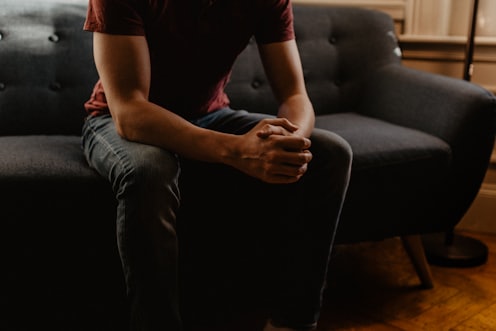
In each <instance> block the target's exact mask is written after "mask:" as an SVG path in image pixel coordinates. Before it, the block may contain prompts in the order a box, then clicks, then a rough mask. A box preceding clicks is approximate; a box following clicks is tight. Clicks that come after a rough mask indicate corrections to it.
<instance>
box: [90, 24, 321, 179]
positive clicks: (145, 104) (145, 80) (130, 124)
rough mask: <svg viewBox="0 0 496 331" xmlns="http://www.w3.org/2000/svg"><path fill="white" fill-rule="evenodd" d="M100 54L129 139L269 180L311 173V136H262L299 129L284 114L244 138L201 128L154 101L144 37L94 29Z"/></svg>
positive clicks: (115, 111)
mask: <svg viewBox="0 0 496 331" xmlns="http://www.w3.org/2000/svg"><path fill="white" fill-rule="evenodd" d="M94 57H95V63H96V67H97V70H98V73H99V75H100V79H101V80H102V84H103V87H104V89H105V96H106V98H107V103H108V106H109V109H110V113H111V115H112V118H113V120H114V122H115V124H116V129H117V132H118V134H119V135H120V136H122V137H123V138H124V139H127V140H131V141H136V142H140V143H144V144H149V145H155V146H158V147H161V148H164V149H166V150H169V151H171V152H174V153H177V154H179V155H182V156H184V157H187V158H192V159H196V160H200V161H205V162H216V163H223V164H226V165H230V166H232V167H234V168H236V169H238V170H240V171H242V172H244V173H246V174H248V175H250V176H253V177H256V178H259V179H261V180H263V181H266V182H269V183H291V182H295V181H297V180H299V178H301V176H302V175H303V173H304V172H305V171H306V165H307V163H308V162H309V161H310V158H311V154H310V153H309V152H308V151H306V150H307V149H308V147H309V146H310V142H309V140H308V139H303V138H302V137H297V136H294V137H283V136H278V137H277V136H276V135H273V136H270V137H260V136H259V135H258V133H259V132H261V131H262V132H263V131H270V130H271V128H278V129H281V128H283V129H284V130H287V131H288V132H293V131H295V130H296V128H295V127H294V126H293V125H292V124H291V123H290V122H289V121H288V120H286V119H284V118H278V119H267V120H263V121H261V123H259V124H258V125H256V126H255V127H254V128H253V129H252V130H250V131H249V132H248V133H246V134H244V135H242V136H239V135H231V134H225V133H220V132H216V131H212V130H207V129H203V128H200V127H197V126H195V125H193V124H191V123H190V122H188V121H186V120H184V119H183V118H181V117H180V116H178V115H176V114H174V113H173V112H172V111H170V110H168V109H164V108H162V107H160V106H158V105H156V104H154V103H151V102H149V100H148V94H149V90H150V78H151V67H150V60H149V58H150V56H149V51H148V45H147V42H146V39H145V38H144V37H142V36H123V35H110V34H103V33H94ZM302 118H303V117H302ZM292 120H294V119H293V118H292ZM296 122H297V121H296ZM283 138H284V139H283Z"/></svg>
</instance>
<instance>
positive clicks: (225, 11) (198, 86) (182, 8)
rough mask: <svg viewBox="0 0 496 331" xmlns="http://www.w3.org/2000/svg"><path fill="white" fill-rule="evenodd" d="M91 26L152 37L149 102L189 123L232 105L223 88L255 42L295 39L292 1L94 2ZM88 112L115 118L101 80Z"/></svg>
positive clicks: (87, 27)
mask: <svg viewBox="0 0 496 331" xmlns="http://www.w3.org/2000/svg"><path fill="white" fill-rule="evenodd" d="M205 2H206V3H207V4H205V5H201V3H205ZM84 29H85V30H88V31H94V32H102V33H109V34H120V35H139V36H146V39H147V42H148V47H149V52H150V61H151V71H152V74H151V84H150V94H149V100H150V101H151V102H153V103H156V104H158V105H160V106H162V107H164V108H167V109H168V110H170V111H173V112H175V113H177V114H179V115H181V116H183V117H185V118H191V117H196V116H198V115H202V114H205V113H208V112H210V111H213V110H215V109H219V108H222V107H225V106H227V105H228V104H229V99H228V97H227V95H226V94H225V92H224V87H225V86H226V84H227V82H228V80H229V75H230V73H231V69H232V65H233V63H234V61H235V59H236V57H237V56H238V55H239V53H240V52H241V51H242V50H243V49H244V48H245V47H246V45H247V43H248V42H249V40H250V39H251V38H252V37H255V39H256V41H257V43H261V44H264V43H271V42H280V41H286V40H290V39H293V38H294V30H293V12H292V8H291V1H290V0H216V1H215V0H214V1H212V0H207V1H203V0H90V1H89V7H88V14H87V18H86V22H85V24H84ZM115 56H125V54H115ZM85 108H86V110H87V112H88V113H90V114H93V115H98V114H102V113H108V107H107V103H106V99H105V93H104V89H103V86H102V84H101V82H100V81H98V82H97V83H96V85H95V88H94V90H93V93H92V95H91V97H90V99H89V100H88V101H87V102H86V103H85Z"/></svg>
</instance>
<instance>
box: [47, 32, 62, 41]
mask: <svg viewBox="0 0 496 331" xmlns="http://www.w3.org/2000/svg"><path fill="white" fill-rule="evenodd" d="M48 40H50V41H51V42H52V43H58V42H59V40H60V37H59V36H58V34H56V33H53V34H51V35H50V36H48Z"/></svg>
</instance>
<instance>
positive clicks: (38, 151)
mask: <svg viewBox="0 0 496 331" xmlns="http://www.w3.org/2000/svg"><path fill="white" fill-rule="evenodd" d="M80 140H81V137H78V136H64V135H31V136H29V135H28V136H4V137H0V195H1V197H2V198H4V199H8V200H15V201H18V199H20V198H22V199H23V200H29V199H32V202H33V203H34V202H35V201H34V200H36V202H37V204H42V203H45V202H46V201H52V203H53V202H55V201H56V200H57V199H63V200H67V201H73V204H75V205H77V204H79V205H80V204H81V202H83V201H84V200H88V201H90V200H99V199H102V198H103V197H104V196H105V198H106V199H107V201H109V200H108V197H111V195H110V194H111V190H110V187H109V185H108V184H107V183H106V182H105V180H104V179H103V178H101V177H100V176H99V175H98V174H97V173H96V172H95V171H94V170H93V169H91V168H90V167H89V166H88V164H87V162H86V160H85V159H84V155H83V152H82V149H81V143H80ZM110 201H112V200H110ZM28 202H29V201H26V203H28Z"/></svg>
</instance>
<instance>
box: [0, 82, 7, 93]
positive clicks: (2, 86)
mask: <svg viewBox="0 0 496 331" xmlns="http://www.w3.org/2000/svg"><path fill="white" fill-rule="evenodd" d="M5 87H6V86H5V84H4V83H2V82H0V91H3V90H5Z"/></svg>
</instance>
